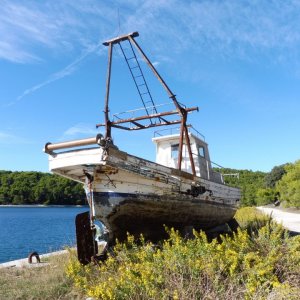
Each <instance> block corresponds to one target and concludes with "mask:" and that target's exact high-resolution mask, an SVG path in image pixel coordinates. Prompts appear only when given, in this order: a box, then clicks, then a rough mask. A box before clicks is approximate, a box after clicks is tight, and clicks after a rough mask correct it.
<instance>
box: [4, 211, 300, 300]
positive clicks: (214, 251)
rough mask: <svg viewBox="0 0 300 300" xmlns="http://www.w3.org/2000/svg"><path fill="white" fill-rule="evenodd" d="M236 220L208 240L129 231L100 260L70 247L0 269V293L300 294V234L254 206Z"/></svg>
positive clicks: (158, 296)
mask: <svg viewBox="0 0 300 300" xmlns="http://www.w3.org/2000/svg"><path fill="white" fill-rule="evenodd" d="M236 219H237V220H238V222H239V223H240V225H241V229H239V230H238V231H237V233H235V234H233V235H231V236H229V235H227V236H221V237H220V238H218V239H214V240H212V241H210V240H208V239H207V237H206V235H205V234H204V233H203V232H198V233H197V232H195V238H194V239H189V240H185V239H183V238H182V237H181V236H180V235H179V234H178V233H177V232H176V231H174V230H172V229H168V233H169V238H168V239H166V240H165V241H162V242H161V244H160V245H154V244H151V243H149V242H145V241H144V240H143V238H141V239H140V240H139V241H136V240H134V238H133V237H132V236H130V235H128V239H127V242H125V243H122V244H121V243H118V244H117V245H116V247H115V249H114V251H113V252H112V253H111V254H110V255H109V257H108V259H107V260H106V261H105V262H104V263H100V265H99V266H97V265H92V264H91V265H88V266H82V265H80V263H79V262H78V261H77V258H76V257H75V253H74V252H72V251H70V252H69V254H67V255H61V256H55V257H50V258H49V263H50V265H49V266H46V267H43V268H32V269H16V270H13V269H10V270H0V287H1V288H0V299H85V298H86V297H88V296H89V297H93V299H168V300H169V299H170V300H171V299H173V300H175V299H180V300H185V299H276V300H277V299H282V300H283V299H290V300H292V299H295V300H296V299H300V288H299V286H300V236H296V237H290V236H289V235H288V234H287V233H286V232H285V231H284V230H283V228H282V227H281V226H279V225H277V224H274V223H273V222H272V221H271V220H270V218H269V217H265V216H264V215H262V214H261V213H260V212H258V211H257V210H256V209H255V208H242V209H240V210H239V211H238V213H237V215H236Z"/></svg>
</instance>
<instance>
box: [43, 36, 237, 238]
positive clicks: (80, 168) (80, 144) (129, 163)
mask: <svg viewBox="0 0 300 300" xmlns="http://www.w3.org/2000/svg"><path fill="white" fill-rule="evenodd" d="M137 36H138V33H137V32H134V33H131V34H128V35H124V36H120V37H117V38H114V39H112V40H109V41H107V42H105V43H104V45H105V46H107V47H108V71H107V83H106V96H105V109H104V122H103V123H100V124H97V125H96V126H97V127H104V128H105V133H104V134H103V135H102V134H100V133H99V134H98V135H97V136H95V137H92V138H87V139H81V140H75V141H68V142H62V143H53V144H52V143H47V144H46V145H45V149H44V151H45V152H46V153H48V154H49V166H50V170H51V171H52V172H53V173H55V174H58V175H61V176H64V177H67V178H70V179H72V180H75V181H78V182H81V183H82V184H84V186H85V189H86V192H87V197H88V202H89V205H90V220H89V221H88V222H87V223H85V225H84V224H83V223H82V224H81V223H80V220H78V222H77V223H78V224H81V225H78V226H79V227H80V226H81V228H83V229H82V230H86V231H88V230H89V228H90V225H91V224H92V223H93V220H95V219H99V220H101V222H103V223H104V224H105V226H106V227H107V229H108V230H109V240H110V241H113V240H114V239H115V238H118V239H123V238H124V237H125V236H126V233H127V232H130V233H133V234H140V233H143V234H144V236H145V237H146V238H154V239H156V238H159V237H160V236H162V234H163V232H164V225H166V226H168V227H175V228H177V229H179V230H185V229H187V228H191V227H193V228H196V229H207V228H212V227H214V226H217V225H220V224H223V223H225V222H228V221H230V220H231V219H232V218H233V216H234V214H235V211H236V209H237V206H238V202H239V200H240V190H239V189H237V188H233V187H230V186H227V185H225V183H224V180H223V177H222V175H221V174H220V173H218V172H215V171H214V170H213V168H212V162H211V160H210V156H209V151H208V145H207V143H206V142H205V139H204V137H203V136H202V135H200V134H199V133H198V132H197V131H194V130H193V128H192V127H191V126H190V125H188V124H187V117H188V114H189V113H191V112H193V111H196V110H198V108H197V107H191V108H186V107H185V106H183V105H182V104H180V103H179V102H178V101H177V99H176V96H175V95H174V94H173V93H172V91H171V90H170V88H169V87H168V86H167V84H166V83H165V81H164V80H163V79H162V77H161V76H160V74H159V73H158V72H157V70H156V68H155V67H154V65H153V64H152V63H151V61H150V60H149V59H148V57H147V56H146V55H145V53H144V52H143V50H142V49H141V48H140V46H139V45H138V43H137V42H136V40H135V38H136V37H137ZM124 43H127V45H129V46H128V48H129V50H130V51H131V52H130V56H129V55H128V53H126V51H125V50H124ZM117 45H118V46H119V47H120V49H121V53H123V55H124V58H125V61H126V63H127V66H128V67H129V70H130V73H131V75H132V78H133V80H134V83H135V86H136V88H137V91H138V95H139V98H140V100H141V101H142V103H143V110H142V114H141V115H138V116H137V115H136V114H135V116H134V117H131V118H120V117H119V116H117V117H115V118H114V119H110V114H109V111H110V109H109V92H110V78H111V63H112V50H113V47H114V46H117ZM137 53H139V54H140V55H141V57H142V58H143V59H144V60H145V61H146V63H147V64H148V66H149V67H150V69H151V70H152V71H153V73H154V74H155V76H156V77H157V78H158V80H159V82H160V83H161V85H162V87H163V88H164V89H165V90H166V92H167V94H168V96H169V98H170V99H171V100H172V101H171V102H172V104H173V105H174V109H173V110H169V111H160V110H159V109H161V107H160V106H156V105H155V104H154V101H153V99H152V96H151V94H150V91H149V88H148V85H147V83H146V80H145V76H144V73H143V71H142V68H141V65H140V62H139V60H138V58H137ZM135 113H136V112H135ZM176 124H178V125H179V127H180V130H179V131H178V132H177V133H173V134H172V133H170V132H167V134H163V133H164V132H163V131H160V132H157V134H156V136H155V137H154V138H153V139H152V140H153V142H154V143H155V144H156V162H152V161H148V160H146V159H143V158H141V157H137V156H134V155H131V154H129V153H126V152H124V151H122V150H121V149H122V145H118V147H117V144H115V141H113V139H112V134H111V131H112V128H117V129H121V130H125V131H127V132H129V131H132V130H143V129H148V128H153V127H158V126H170V125H176ZM89 222H91V223H89ZM79 231H80V229H79ZM84 235H85V234H83V236H84ZM91 240H93V238H91ZM92 243H93V242H92Z"/></svg>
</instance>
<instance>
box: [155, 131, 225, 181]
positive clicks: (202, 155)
mask: <svg viewBox="0 0 300 300" xmlns="http://www.w3.org/2000/svg"><path fill="white" fill-rule="evenodd" d="M189 138H190V145H191V151H192V156H193V160H194V165H195V171H196V176H198V177H201V178H203V179H207V180H212V181H215V182H219V183H223V178H222V176H221V174H220V173H218V172H215V171H213V169H212V165H211V161H210V157H209V152H208V144H207V143H206V142H205V141H204V139H202V138H200V137H199V136H196V135H195V134H192V133H190V132H189ZM152 141H153V142H154V143H155V144H156V162H157V163H158V164H161V165H164V166H167V167H170V168H175V169H178V154H179V134H171V135H164V136H158V137H154V138H153V139H152ZM181 170H182V171H185V172H188V173H193V172H192V166H191V162H190V157H189V153H188V147H187V145H186V143H184V144H183V149H182V163H181Z"/></svg>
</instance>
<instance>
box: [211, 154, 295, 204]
mask: <svg viewBox="0 0 300 300" xmlns="http://www.w3.org/2000/svg"><path fill="white" fill-rule="evenodd" d="M216 170H217V171H219V172H221V173H223V174H225V175H224V180H225V183H226V184H229V185H231V186H235V187H240V188H241V191H242V199H241V203H242V205H243V206H254V205H255V206H259V205H266V204H270V203H274V202H276V201H278V200H279V201H281V202H282V203H284V205H285V206H286V207H298V208H299V207H300V160H298V161H296V162H295V163H287V164H284V165H280V166H275V167H274V168H273V169H272V170H271V171H270V172H268V173H267V172H260V171H251V170H236V169H216ZM226 174H227V175H226ZM228 174H230V175H228ZM232 174H238V175H236V176H233V175H232Z"/></svg>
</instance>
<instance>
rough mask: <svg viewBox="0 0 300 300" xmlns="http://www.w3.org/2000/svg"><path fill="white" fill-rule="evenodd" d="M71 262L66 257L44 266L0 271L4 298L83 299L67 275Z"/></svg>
mask: <svg viewBox="0 0 300 300" xmlns="http://www.w3.org/2000/svg"><path fill="white" fill-rule="evenodd" d="M68 260H69V254H63V255H57V256H51V257H49V258H47V262H49V265H47V266H43V267H34V268H25V267H24V268H11V269H0V299H7V300H9V299H14V300H15V299H51V300H53V299H83V295H82V294H80V292H78V291H77V290H75V289H74V287H73V285H72V282H71V280H70V279H68V278H67V277H66V275H65V266H66V263H67V262H68ZM42 261H43V262H45V261H46V259H44V260H42Z"/></svg>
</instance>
